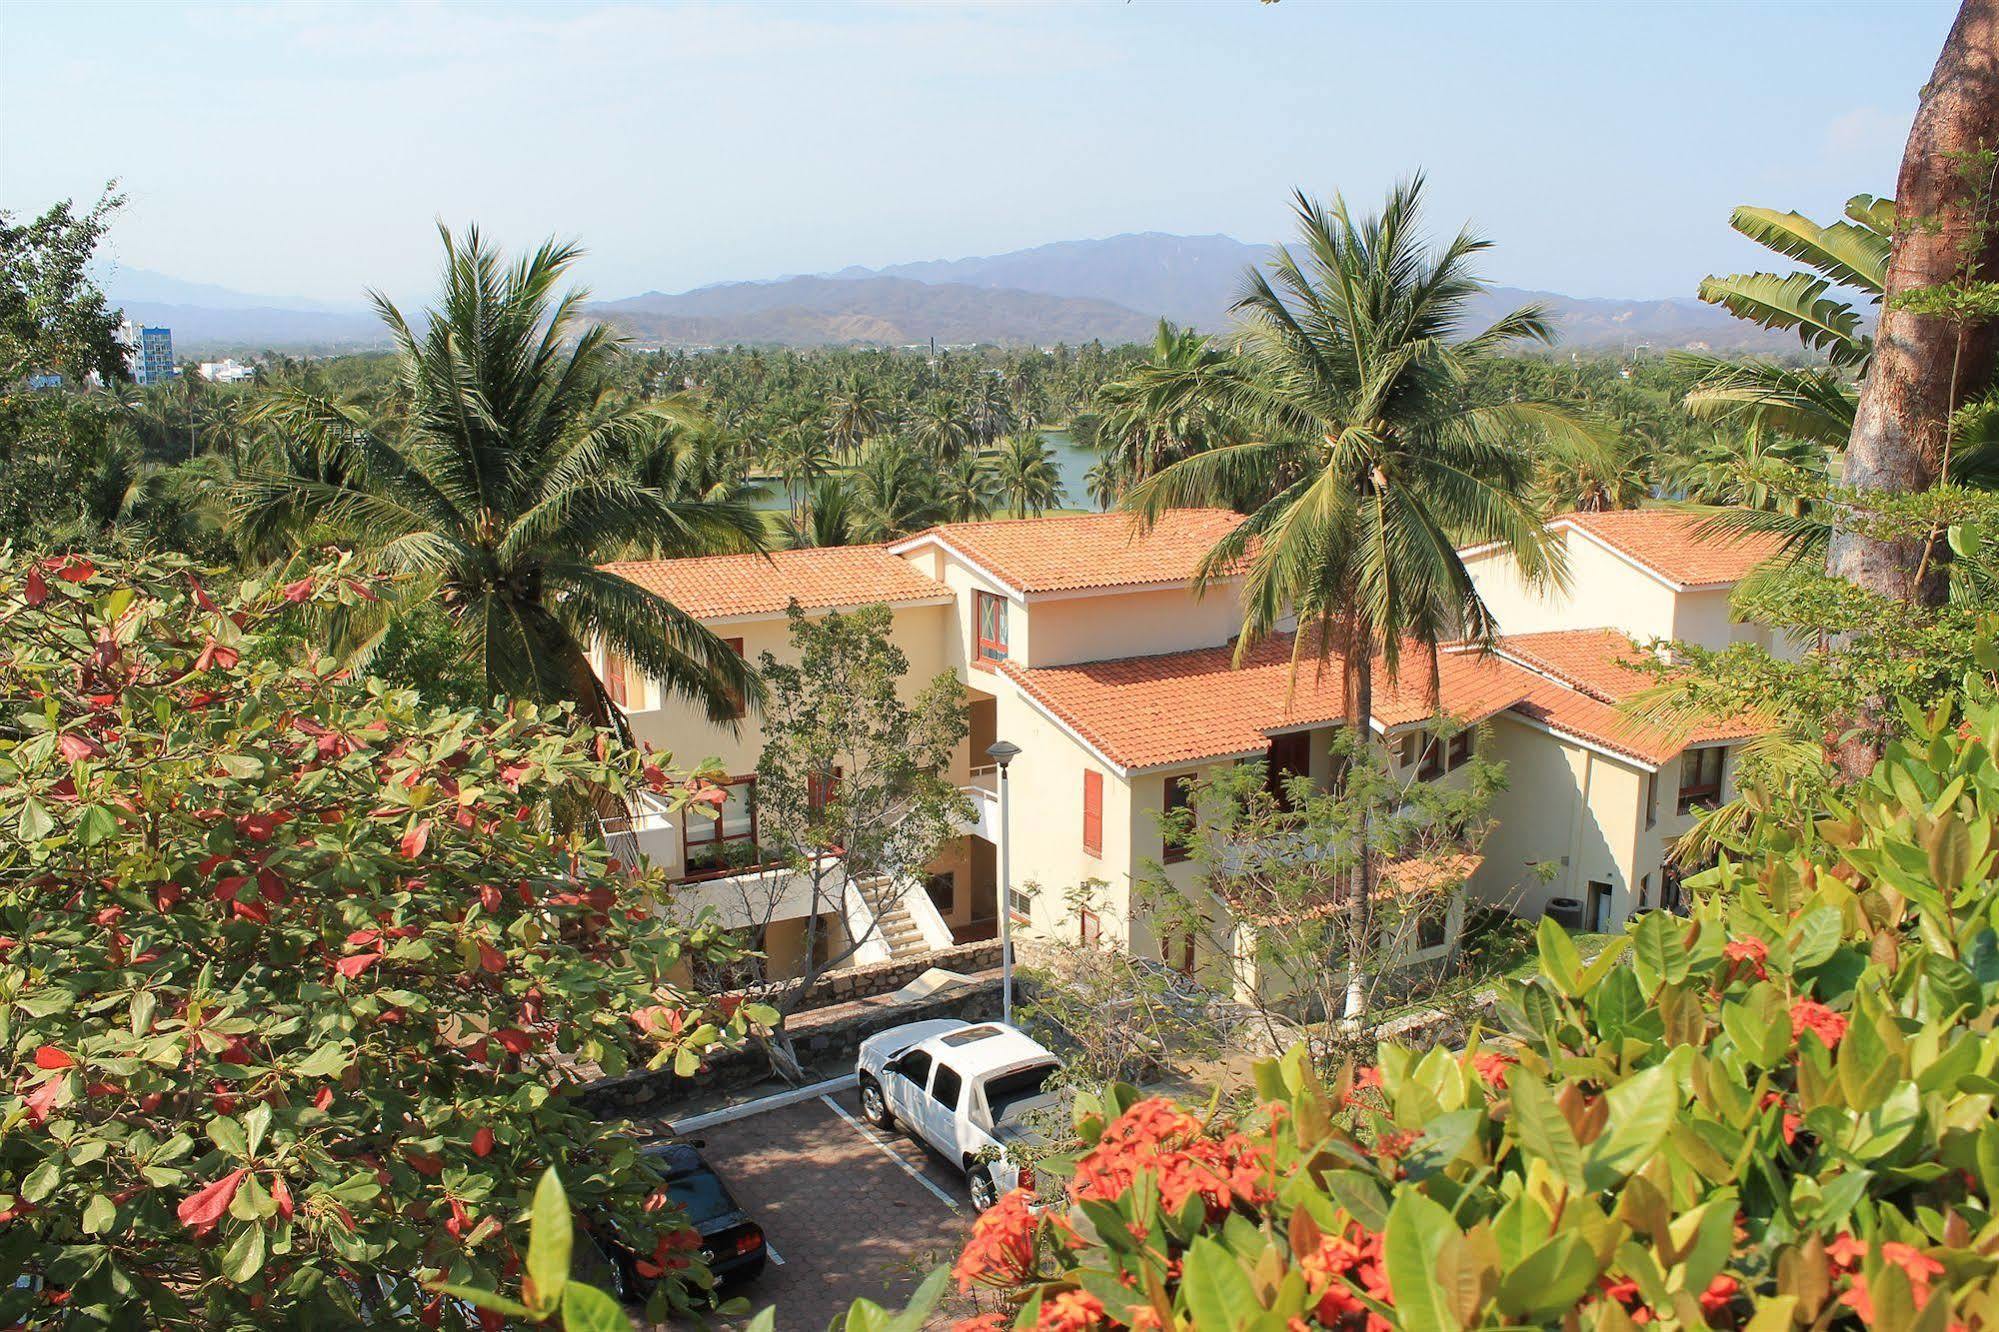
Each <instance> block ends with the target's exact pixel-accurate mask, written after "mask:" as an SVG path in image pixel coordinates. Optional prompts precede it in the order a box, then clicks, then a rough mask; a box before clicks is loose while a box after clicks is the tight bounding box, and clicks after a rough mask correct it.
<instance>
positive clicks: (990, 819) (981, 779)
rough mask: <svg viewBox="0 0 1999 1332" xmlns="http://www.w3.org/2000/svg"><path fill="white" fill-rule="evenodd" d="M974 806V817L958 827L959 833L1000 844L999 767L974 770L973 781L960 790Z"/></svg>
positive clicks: (990, 765) (992, 765) (994, 765)
mask: <svg viewBox="0 0 1999 1332" xmlns="http://www.w3.org/2000/svg"><path fill="white" fill-rule="evenodd" d="M958 790H959V792H960V793H961V794H962V795H963V796H964V797H965V799H967V800H969V801H970V802H971V805H972V816H971V817H970V818H969V819H966V820H964V821H962V822H961V823H960V824H959V825H958V831H959V832H964V833H970V834H971V835H972V836H974V837H979V838H983V839H985V840H986V841H988V842H992V843H995V844H997V843H998V842H999V765H998V764H996V763H989V764H986V765H985V766H983V767H977V768H973V769H972V772H971V780H970V781H969V782H968V783H967V784H966V785H964V786H961V787H959V788H958Z"/></svg>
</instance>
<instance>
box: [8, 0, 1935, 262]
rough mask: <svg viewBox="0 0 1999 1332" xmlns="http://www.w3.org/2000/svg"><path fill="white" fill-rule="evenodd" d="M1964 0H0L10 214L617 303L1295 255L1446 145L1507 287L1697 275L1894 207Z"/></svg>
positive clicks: (132, 245)
mask: <svg viewBox="0 0 1999 1332" xmlns="http://www.w3.org/2000/svg"><path fill="white" fill-rule="evenodd" d="M1953 12H1954V5H1952V4H1950V3H1947V0H1864V2H1859V0H1857V2H1856V3H1850V4H1828V3H1804V2H1803V0H1793V2H1791V3H1771V4H1736V3H1712V4H1669V3H1665V2H1664V0H1660V2H1659V3H1651V4H1642V5H1641V4H1611V3H1603V4H1588V5H1584V4H1510V3H1497V2H1494V3H1469V4H1443V3H1403V4H1395V5H1383V6H1371V5H1336V4H1323V3H1321V4H1315V3H1309V0H1283V3H1280V4H1277V5H1262V4H1255V3H1251V2H1250V0H1212V2H1211V3H1201V4H1171V3H1163V2H1162V0H1133V2H1132V3H1102V4H1097V3H1090V4H1072V5H1060V6H1056V5H1046V6H1040V5H1028V4H1006V5H998V4H994V5H967V6H948V5H944V4H920V3H900V4H881V5H856V6H836V5H833V4H830V3H827V4H817V5H775V4H773V5H719V4H658V5H591V4H584V3H572V4H560V5H497V4H480V5H473V4H444V3H408V4H404V3H389V2H386V0H384V2H382V3H374V4H331V3H306V2H301V3H293V4H284V5H278V4H273V5H257V6H251V5H241V6H193V5H188V6H179V5H173V4H169V3H165V2H164V0H155V2H151V3H138V2H134V3H129V4H120V5H97V4H87V3H76V2H74V0H70V2H66V3H59V4H49V3H30V0H0V207H5V208H7V209H10V210H15V211H29V210H39V209H40V208H41V207H43V206H45V205H46V204H47V203H48V202H49V201H51V200H52V199H55V198H60V197H63V196H67V195H94V193H95V191H96V189H97V188H98V187H99V186H100V185H101V184H102V183H103V181H104V180H105V179H106V178H107V177H110V176H117V177H119V178H121V179H122V180H123V182H124V186H125V189H126V190H127V192H128V193H129V194H130V196H131V205H130V207H129V209H128V211H127V214H126V216H125V218H124V220H123V221H122V222H121V224H120V225H119V228H118V230H117V234H116V236H115V239H114V250H115V255H116V257H117V258H118V259H119V260H120V261H121V262H123V263H125V264H128V265H132V266H136V267H142V268H149V269H156V270H159V271H162V272H166V273H170V274H173V275H174V276H176V277H181V278H186V279H190V280H195V281H205V282H214V283H219V284H222V285H226V286H231V287H236V288H239V289H243V290H248V291H254V292H270V293H277V294H285V295H303V296H310V297H317V298H323V299H339V300H344V299H348V298H352V297H354V296H356V295H357V294H358V293H359V291H360V290H361V289H362V288H363V287H365V286H368V285H371V284H372V285H381V286H385V287H387V288H389V289H390V290H391V291H392V292H394V293H397V294H398V295H401V296H405V297H418V296H421V295H423V294H425V293H426V292H427V291H428V290H429V287H430V279H429V275H430V273H431V272H432V269H433V266H434V263H435V255H436V238H435V235H434V234H433V232H432V230H431V222H432V219H433V218H437V217H442V218H444V219H446V220H448V221H451V222H453V223H463V222H465V221H468V220H477V221H478V222H479V223H480V224H481V225H483V226H484V227H486V228H487V229H488V230H489V231H491V232H493V233H494V234H496V235H497V236H499V237H500V238H501V239H502V240H504V241H505V242H507V243H509V244H513V245H525V244H527V243H530V242H532V241H536V240H538V239H540V238H541V237H543V236H545V235H547V234H549V233H551V232H555V233H560V234H562V235H565V236H573V237H577V238H580V239H581V240H582V241H583V242H584V243H585V244H586V245H587V246H588V248H589V250H590V254H589V258H588V259H587V261H586V264H585V266H584V270H583V275H584V277H585V279H586V280H587V281H588V282H589V283H590V284H591V285H592V286H593V287H594V288H595V290H596V292H597V294H599V295H601V296H621V295H629V294H632V293H635V292H638V291H642V290H645V289H648V288H660V289H663V290H669V291H672V290H679V289H681V288H685V287H689V286H694V285H698V284H701V283H706V282H715V281H721V280H726V279H734V278H757V277H768V276H773V275H776V274H780V273H794V272H815V271H822V270H826V269H831V268H837V267H840V266H843V265H846V264H850V263H860V264H867V265H878V264H883V263H893V262H897V261H901V260H908V259H925V258H939V257H957V256H960V255H967V254H984V253H993V252H996V251H1001V250H1009V249H1015V248H1018V247H1022V246H1027V245H1034V244H1039V243H1041V242H1045V241H1051V240H1064V239H1072V238H1078V237H1089V236H1104V235H1110V234H1114V233H1117V232H1122V231H1176V232H1216V231H1220V232H1226V233H1228V234H1230V235H1233V236H1237V237H1240V238H1242V239H1245V240H1262V239H1271V238H1275V237H1278V236H1279V235H1281V233H1282V232H1283V230H1284V227H1285V219H1284V206H1285V199H1286V195H1287V192H1288V191H1289V190H1290V189H1291V188H1292V187H1293V186H1303V187H1305V188H1307V189H1308V190H1313V191H1323V192H1328V193H1330V192H1331V191H1333V190H1336V189H1339V190H1344V191H1346V192H1347V193H1348V195H1349V196H1351V197H1356V198H1358V199H1362V200H1366V201H1369V202H1372V201H1373V200H1374V199H1375V198H1376V197H1377V196H1378V195H1379V194H1380V192H1381V191H1382V190H1383V188H1384V187H1385V186H1386V185H1387V184H1388V183H1389V182H1390V181H1391V180H1392V179H1394V178H1395V177H1396V176H1398V175H1400V174H1402V173H1405V172H1407V171H1409V170H1410V169H1412V168H1415V167H1418V166H1421V167H1423V168H1424V169H1426V170H1427V171H1428V172H1429V173H1430V176H1431V180H1432V183H1433V187H1434V188H1433V194H1432V202H1433V205H1434V213H1433V218H1434V220H1435V222H1436V224H1437V225H1439V226H1443V225H1455V224H1456V223H1457V222H1459V221H1461V220H1463V219H1466V218H1471V219H1473V220H1474V221H1475V222H1476V223H1477V224H1478V225H1479V226H1480V227H1481V228H1483V229H1484V230H1485V231H1486V232H1487V233H1488V234H1489V235H1490V236H1491V237H1492V238H1493V239H1494V240H1495V241H1497V242H1498V249H1497V251H1496V252H1495V253H1494V254H1493V255H1492V256H1491V259H1490V262H1489V264H1488V266H1487V271H1488V274H1489V276H1491V277H1492V278H1493V279H1495V280H1497V281H1502V282H1506V283H1510V284H1513V285H1517V286H1527V287H1545V288H1550V289H1553V290H1558V291H1563V292H1568V293H1571V294H1575V295H1626V296H1663V295H1689V294H1691V293H1692V290H1693V286H1694V284H1695V283H1696V282H1697V281H1698V280H1699V278H1700V276H1701V275H1702V274H1703V273H1706V272H1709V271H1712V270H1714V269H1716V268H1732V267H1737V266H1740V265H1741V264H1744V263H1747V262H1750V261H1751V260H1752V258H1753V255H1754V253H1755V252H1754V250H1753V249H1752V248H1751V247H1749V246H1748V245H1747V244H1746V243H1745V242H1741V241H1738V240H1735V239H1734V238H1732V237H1731V235H1730V233H1729V232H1728V231H1727V229H1726V225H1725V224H1726V218H1727V215H1728V210H1729V208H1730V207H1731V206H1732V205H1733V204H1736V203H1738V202H1757V203H1765V204H1778V205H1786V206H1793V207H1797V208H1800V209H1803V210H1806V211H1813V212H1817V213H1819V214H1827V215H1829V214H1832V213H1834V212H1836V211H1837V209H1838V207H1839V205H1840V204H1841V203H1842V202H1843V201H1844V200H1845V199H1846V197H1847V196H1848V195H1850V194H1853V193H1855V192H1858V191H1863V190H1864V191H1870V192H1876V193H1886V192H1888V191H1889V190H1891V189H1892V187H1893V183H1894V174H1895V166H1896V163H1897V161H1898V160H1899V158H1900V155H1901V146H1902V141H1903V138H1904V136H1905V135H1906V133H1907V130H1908V125H1909V120H1910V118H1911V116H1912V115H1913V114H1914V108H1915V102H1916V95H1917V90H1918V89H1919V87H1920V86H1921V84H1922V82H1923V79H1924V78H1925V77H1926V76H1927V75H1928V73H1929V70H1930V67H1931V65H1932V64H1933V62H1934V61H1935V59H1936V55H1937V50H1938V47H1939V46H1940V44H1941V42H1942V39H1943V35H1944V33H1945V31H1946V30H1947V28H1948V27H1949V23H1950V18H1951V15H1952V13H1953Z"/></svg>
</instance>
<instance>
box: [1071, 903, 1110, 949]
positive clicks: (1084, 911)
mask: <svg viewBox="0 0 1999 1332" xmlns="http://www.w3.org/2000/svg"><path fill="white" fill-rule="evenodd" d="M1103 937H1104V921H1103V917H1101V916H1099V915H1098V914H1097V913H1096V912H1094V911H1092V910H1090V908H1088V907H1078V908H1077V909H1076V939H1077V941H1078V942H1080V943H1086V944H1093V943H1095V942H1097V940H1099V939H1101V938H1103Z"/></svg>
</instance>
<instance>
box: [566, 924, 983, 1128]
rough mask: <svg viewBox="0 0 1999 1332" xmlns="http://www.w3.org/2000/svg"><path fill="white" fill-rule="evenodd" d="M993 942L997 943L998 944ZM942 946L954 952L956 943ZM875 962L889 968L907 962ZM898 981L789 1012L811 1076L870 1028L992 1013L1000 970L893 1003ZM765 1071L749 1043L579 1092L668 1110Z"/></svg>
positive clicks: (606, 1108)
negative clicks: (689, 1073) (678, 1068)
mask: <svg viewBox="0 0 1999 1332" xmlns="http://www.w3.org/2000/svg"><path fill="white" fill-rule="evenodd" d="M984 946H985V945H970V946H968V947H984ZM993 947H994V948H995V949H997V945H993ZM946 951H947V952H949V953H956V952H960V951H962V950H960V949H950V950H946ZM945 955H946V954H945V953H933V954H931V955H930V957H929V958H928V959H927V962H928V964H929V965H931V966H941V965H945V964H944V963H942V962H940V961H938V959H939V958H942V957H944V956H945ZM882 965H883V966H885V967H889V968H894V967H898V966H907V965H909V964H907V963H884V964H882ZM923 969H924V968H921V967H919V968H918V970H917V972H916V973H915V974H916V975H920V974H921V973H922V970H923ZM914 978H915V976H914V975H912V976H911V977H910V979H914ZM907 983H908V982H907V981H904V982H903V984H907ZM900 988H901V985H897V986H894V987H892V988H891V990H890V991H889V992H884V993H881V994H871V995H867V996H864V997H862V998H860V999H855V1000H852V1001H850V1002H847V1003H842V1004H833V1005H829V1006H828V1007H825V1008H819V1009H813V1010H810V1011H805V1012H799V1013H794V1014H792V1016H791V1020H790V1021H789V1022H788V1023H786V1024H785V1029H786V1030H787V1031H788V1032H789V1033H790V1034H791V1040H792V1048H793V1049H794V1050H796V1051H797V1054H798V1059H799V1062H800V1063H802V1064H803V1065H804V1066H805V1067H806V1068H807V1069H808V1070H809V1071H810V1072H811V1073H812V1074H813V1075H814V1076H816V1077H822V1078H828V1077H836V1076H838V1075H839V1074H842V1073H851V1072H853V1071H854V1056H855V1054H856V1053H857V1052H858V1051H859V1050H860V1048H861V1042H862V1041H864V1040H866V1039H867V1038H868V1037H870V1036H872V1035H874V1034H875V1033H876V1032H879V1031H887V1030H888V1029H889V1028H890V1027H899V1026H901V1025H902V1024H903V1023H905V1022H922V1021H925V1020H927V1019H930V1018H961V1019H963V1020H964V1021H967V1022H983V1021H986V1020H988V1019H991V1018H996V1017H998V1016H999V1011H1000V977H999V972H998V971H997V970H991V971H986V972H983V973H981V974H979V975H975V976H972V977H970V978H968V979H966V980H963V981H957V982H954V983H952V984H950V985H947V986H945V987H944V988H942V989H940V990H938V991H937V992H936V993H935V994H932V995H930V996H928V997H927V998H924V999H918V1000H914V1001H912V1002H907V1003H897V1002H895V1001H894V1000H892V999H890V998H889V993H892V991H893V990H894V989H900ZM770 1075H771V1067H770V1059H769V1057H768V1056H766V1055H765V1054H764V1052H763V1051H762V1050H761V1049H760V1048H756V1047H751V1048H749V1049H744V1050H736V1051H731V1052H729V1053H727V1054H724V1055H720V1056H718V1057H716V1058H714V1059H712V1060H710V1061H709V1063H708V1066H707V1067H706V1068H704V1069H702V1070H701V1072H699V1073H697V1074H695V1075H694V1076H693V1077H691V1078H677V1077H675V1076H673V1070H672V1069H671V1068H662V1069H659V1070H657V1071H654V1072H637V1073H628V1074H626V1075H625V1076H623V1077H619V1078H606V1079H604V1080H603V1081H601V1082H597V1083H594V1084H592V1085H591V1086H589V1087H586V1088H584V1089H583V1090H582V1092H581V1093H579V1095H580V1097H581V1099H582V1102H583V1104H584V1106H585V1107H586V1108H588V1109H589V1110H590V1111H591V1112H592V1113H594V1114H598V1115H604V1116H630V1117H640V1116H653V1115H660V1116H669V1115H671V1114H672V1113H673V1108H674V1106H675V1105H676V1104H677V1103H680V1102H683V1101H685V1100H687V1099H689V1098H691V1097H692V1096H694V1095H695V1094H696V1093H708V1092H714V1091H717V1090H728V1089H734V1088H740V1087H747V1086H750V1085H751V1084H753V1083H756V1082H761V1081H763V1080H764V1079H766V1078H768V1077H770Z"/></svg>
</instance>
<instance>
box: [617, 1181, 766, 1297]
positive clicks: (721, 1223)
mask: <svg viewBox="0 0 1999 1332" xmlns="http://www.w3.org/2000/svg"><path fill="white" fill-rule="evenodd" d="M700 1146H701V1144H700V1143H698V1142H659V1143H654V1144H652V1145H651V1146H648V1147H645V1148H643V1149H641V1155H643V1156H644V1157H645V1159H646V1162H647V1164H649V1165H650V1166H652V1168H653V1169H654V1170H655V1171H657V1172H658V1173H659V1175H660V1176H661V1178H662V1179H663V1180H664V1181H665V1184H666V1193H667V1196H668V1197H669V1198H671V1199H672V1200H673V1201H674V1202H675V1203H676V1204H678V1205H679V1206H680V1208H681V1209H682V1210H683V1211H685V1212H686V1214H687V1223H688V1224H689V1225H690V1226H692V1227H694V1230H695V1233H696V1234H697V1235H699V1236H700V1242H701V1248H700V1250H699V1253H700V1258H701V1261H702V1263H703V1264H704V1265H705V1266H706V1267H707V1268H708V1270H709V1271H710V1272H712V1273H714V1274H715V1280H716V1281H717V1282H718V1283H723V1282H738V1281H753V1280H755V1279H756V1278H757V1277H758V1276H759V1275H761V1274H762V1272H763V1270H764V1262H765V1257H766V1254H767V1253H768V1251H769V1246H768V1245H766V1244H765V1243H764V1232H763V1227H762V1226H759V1225H758V1224H757V1223H756V1222H755V1221H753V1220H751V1219H750V1214H749V1213H748V1212H745V1211H744V1210H743V1209H742V1206H741V1205H740V1204H738V1203H737V1202H736V1199H735V1197H734V1196H733V1195H732V1194H731V1193H730V1192H729V1186H728V1185H726V1184H724V1183H723V1182H722V1177H721V1176H720V1175H717V1174H716V1173H715V1172H714V1171H713V1170H711V1169H710V1168H709V1166H708V1163H707V1162H706V1161H704V1160H702V1159H701V1152H700ZM595 1239H596V1243H595V1245H594V1246H593V1247H595V1248H596V1249H598V1250H599V1251H600V1252H601V1253H602V1254H603V1256H604V1257H605V1259H607V1260H608V1261H609V1262H610V1263H612V1264H613V1265H614V1266H615V1267H616V1269H617V1272H616V1276H617V1280H616V1284H615V1286H612V1283H610V1282H603V1281H600V1282H599V1284H602V1285H605V1286H607V1287H610V1288H612V1289H614V1290H615V1291H616V1293H617V1294H618V1295H619V1297H621V1298H622V1299H624V1300H626V1301H627V1302H630V1303H634V1304H636V1303H641V1302H643V1301H644V1300H645V1298H646V1297H647V1296H648V1295H650V1294H651V1293H652V1285H653V1279H652V1278H651V1277H649V1276H647V1275H646V1274H645V1273H643V1272H641V1271H640V1270H639V1268H638V1264H639V1263H640V1262H641V1261H648V1262H649V1261H650V1259H651V1255H650V1254H640V1253H634V1252H633V1251H632V1250H631V1248H630V1247H628V1246H627V1245H626V1244H624V1243H623V1242H621V1241H620V1240H619V1239H618V1237H617V1236H616V1235H614V1234H612V1233H610V1232H609V1228H608V1227H604V1228H599V1229H597V1231H596V1235H595ZM577 1275H578V1276H579V1277H582V1276H585V1274H584V1273H582V1272H579V1273H578V1274H577Z"/></svg>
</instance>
